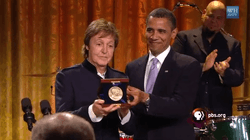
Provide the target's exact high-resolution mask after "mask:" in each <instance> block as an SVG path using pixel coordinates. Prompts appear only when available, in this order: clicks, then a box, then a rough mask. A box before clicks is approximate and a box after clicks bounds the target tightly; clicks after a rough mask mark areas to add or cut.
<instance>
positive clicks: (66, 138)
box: [31, 113, 95, 140]
mask: <svg viewBox="0 0 250 140" xmlns="http://www.w3.org/2000/svg"><path fill="white" fill-rule="evenodd" d="M31 138H32V140H95V135H94V130H93V128H92V126H91V125H90V123H89V122H88V121H86V120H85V119H83V118H81V117H78V116H76V115H73V114H70V113H56V114H53V115H47V116H45V117H43V118H42V119H41V120H39V121H38V122H37V123H36V125H35V127H34V128H33V130H32V136H31Z"/></svg>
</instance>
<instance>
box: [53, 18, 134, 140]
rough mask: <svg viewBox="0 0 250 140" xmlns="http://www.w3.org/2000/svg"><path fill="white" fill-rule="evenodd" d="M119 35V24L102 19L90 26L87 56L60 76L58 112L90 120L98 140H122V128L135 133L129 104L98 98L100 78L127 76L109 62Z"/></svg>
mask: <svg viewBox="0 0 250 140" xmlns="http://www.w3.org/2000/svg"><path fill="white" fill-rule="evenodd" d="M118 41H119V36H118V32H117V30H116V28H115V25H114V24H113V23H111V22H108V21H106V20H104V19H98V20H95V21H93V22H91V24H90V25H89V26H88V28H87V29H86V31H85V36H84V47H83V52H84V57H85V60H84V62H83V63H82V64H78V65H75V66H72V67H69V68H65V69H63V70H62V71H60V72H59V73H58V74H57V76H56V83H55V87H56V112H65V111H69V112H71V113H73V114H76V115H79V116H81V117H83V118H85V119H86V120H87V121H89V122H90V123H91V124H92V126H93V128H94V131H95V137H96V140H119V133H118V128H119V129H120V130H122V131H123V132H125V133H126V134H130V135H131V134H133V128H134V127H133V125H134V124H133V121H132V120H133V113H131V112H130V111H129V109H128V108H126V107H125V108H120V106H118V105H115V104H111V105H109V106H107V107H106V106H103V105H104V103H105V101H104V100H102V99H98V88H99V86H100V81H101V80H100V79H101V78H103V79H105V78H127V76H126V75H125V74H124V73H122V72H119V71H117V70H114V69H112V68H110V67H109V66H108V63H109V62H110V61H111V60H112V57H113V54H114V50H115V48H116V47H117V45H118Z"/></svg>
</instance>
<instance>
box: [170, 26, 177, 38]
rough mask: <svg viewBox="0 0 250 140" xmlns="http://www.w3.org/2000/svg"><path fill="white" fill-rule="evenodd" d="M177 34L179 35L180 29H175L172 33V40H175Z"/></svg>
mask: <svg viewBox="0 0 250 140" xmlns="http://www.w3.org/2000/svg"><path fill="white" fill-rule="evenodd" d="M177 33H178V29H177V28H175V29H174V30H173V31H172V33H171V38H172V39H175V37H176V35H177Z"/></svg>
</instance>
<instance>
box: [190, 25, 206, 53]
mask: <svg viewBox="0 0 250 140" xmlns="http://www.w3.org/2000/svg"><path fill="white" fill-rule="evenodd" d="M201 34H202V27H200V28H198V29H197V31H196V32H195V33H194V34H193V37H194V42H195V43H196V45H197V46H198V47H199V48H200V49H201V51H202V52H203V53H205V54H206V55H207V52H206V50H205V48H204V45H203V42H202V41H203V39H202V35H201Z"/></svg>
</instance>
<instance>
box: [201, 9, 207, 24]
mask: <svg viewBox="0 0 250 140" xmlns="http://www.w3.org/2000/svg"><path fill="white" fill-rule="evenodd" d="M206 12H207V11H206V9H204V10H203V12H202V15H201V20H202V21H203V22H204V21H205V18H206Z"/></svg>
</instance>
